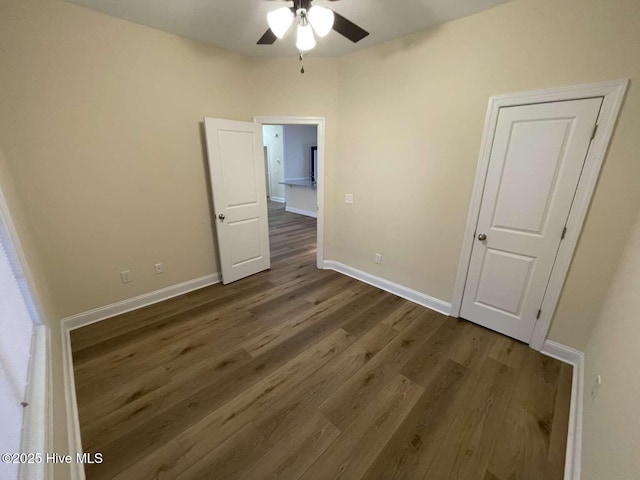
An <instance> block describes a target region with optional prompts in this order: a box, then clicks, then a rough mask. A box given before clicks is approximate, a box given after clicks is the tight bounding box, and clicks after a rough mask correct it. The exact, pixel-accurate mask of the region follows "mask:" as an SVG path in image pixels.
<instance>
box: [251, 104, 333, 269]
mask: <svg viewBox="0 0 640 480" xmlns="http://www.w3.org/2000/svg"><path fill="white" fill-rule="evenodd" d="M253 121H254V122H256V123H260V124H262V125H316V126H317V127H318V132H317V133H318V142H317V143H318V172H317V177H316V202H317V210H318V223H317V254H316V266H317V267H318V268H323V265H324V234H323V233H324V161H325V138H324V135H325V126H324V117H278V116H274V117H272V116H269V117H262V116H260V117H257V116H256V117H253Z"/></svg>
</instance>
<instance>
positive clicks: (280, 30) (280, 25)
mask: <svg viewBox="0 0 640 480" xmlns="http://www.w3.org/2000/svg"><path fill="white" fill-rule="evenodd" d="M293 18H294V14H293V12H292V11H291V9H289V8H288V7H282V8H279V9H277V10H274V11H272V12H269V13H267V23H269V28H270V29H271V31H272V32H273V34H274V35H275V36H276V37H278V38H282V37H284V36H285V34H286V33H287V30H289V27H290V26H291V23H293Z"/></svg>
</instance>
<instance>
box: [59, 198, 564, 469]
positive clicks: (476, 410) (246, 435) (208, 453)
mask: <svg viewBox="0 0 640 480" xmlns="http://www.w3.org/2000/svg"><path fill="white" fill-rule="evenodd" d="M269 225H270V243H271V253H272V258H271V269H270V270H268V271H264V272H261V273H258V274H256V275H253V276H251V277H249V278H246V279H243V280H239V281H237V282H234V283H233V284H230V285H225V286H223V285H220V284H218V285H212V286H210V287H206V288H203V289H199V290H196V291H194V292H190V293H188V294H186V295H181V296H179V297H176V298H173V299H170V300H167V301H165V302H161V303H158V304H155V305H150V306H148V307H145V308H142V309H139V310H136V311H133V312H128V313H126V314H123V315H119V316H117V317H114V318H111V319H108V320H105V321H102V322H98V323H95V324H92V325H89V326H86V327H83V328H80V329H77V330H74V331H73V332H72V334H71V343H72V353H73V359H74V375H75V379H76V386H77V389H76V394H77V397H78V409H79V412H80V426H81V434H82V442H83V447H84V448H85V450H88V451H93V452H102V453H103V455H104V459H105V461H104V462H103V463H102V464H100V465H97V464H93V465H86V468H85V471H86V477H87V479H88V480H103V479H104V480H112V479H114V478H115V479H118V480H141V479H144V480H147V479H167V480H174V479H176V478H180V479H182V480H189V479H197V480H200V479H202V480H211V479H216V480H217V479H221V480H222V479H224V480H227V479H234V478H238V479H243V480H244V479H249V480H257V479H263V478H271V479H287V480H288V479H291V480H297V479H299V478H300V477H304V478H314V479H315V478H345V479H354V480H357V479H359V478H368V479H372V478H375V479H379V480H387V479H393V478H411V479H422V478H428V479H429V480H440V478H456V479H458V480H467V479H469V480H471V479H478V480H520V479H524V480H528V479H533V478H535V479H536V480H555V479H560V478H561V477H562V469H563V465H564V454H565V449H566V432H567V424H568V414H569V401H570V396H571V376H572V370H571V367H568V366H565V365H562V364H561V363H560V362H558V361H557V360H553V359H550V358H548V357H544V356H542V355H541V354H540V353H539V352H535V351H533V350H531V349H530V348H529V347H528V346H527V345H525V344H522V343H520V342H517V341H514V340H511V339H508V338H506V337H503V336H501V335H499V334H497V333H495V332H491V331H489V330H486V329H483V328H481V327H479V326H477V325H473V324H470V323H468V322H466V321H463V320H455V319H451V318H447V317H445V316H443V315H441V314H439V313H436V312H433V311H431V310H427V309H425V308H423V307H421V306H418V305H416V304H413V303H411V302H408V301H406V300H403V299H401V298H398V297H396V296H393V295H391V294H390V293H387V292H384V291H382V290H379V289H377V288H375V287H373V286H371V285H368V284H365V283H362V282H359V281H357V280H355V279H353V278H350V277H347V276H344V275H341V274H338V273H336V272H333V271H330V270H319V269H317V268H316V258H315V254H316V244H315V241H316V231H315V226H316V220H315V219H313V218H309V217H303V216H300V215H296V214H292V213H288V212H285V211H284V206H283V205H282V204H275V203H273V202H270V203H269ZM325 414H326V416H325Z"/></svg>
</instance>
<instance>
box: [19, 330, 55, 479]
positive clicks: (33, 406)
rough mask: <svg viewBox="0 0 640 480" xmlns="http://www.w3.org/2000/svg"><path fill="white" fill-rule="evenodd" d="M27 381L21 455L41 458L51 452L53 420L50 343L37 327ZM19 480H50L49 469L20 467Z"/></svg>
mask: <svg viewBox="0 0 640 480" xmlns="http://www.w3.org/2000/svg"><path fill="white" fill-rule="evenodd" d="M31 349H32V352H31V361H30V363H29V380H28V383H27V391H26V396H25V398H26V400H25V401H26V402H27V403H28V406H27V407H26V408H25V409H24V419H23V429H22V446H21V451H22V452H38V453H42V454H43V455H44V454H46V452H51V451H53V448H52V447H53V445H52V441H51V439H52V435H53V416H52V410H51V408H52V399H51V386H52V383H51V340H50V336H49V328H48V327H47V326H46V325H39V326H37V327H35V328H34V329H33V340H32V347H31ZM18 476H19V478H20V479H22V480H46V479H49V478H52V477H51V465H50V464H48V463H47V462H44V461H43V462H42V463H22V464H20V473H19V475H18Z"/></svg>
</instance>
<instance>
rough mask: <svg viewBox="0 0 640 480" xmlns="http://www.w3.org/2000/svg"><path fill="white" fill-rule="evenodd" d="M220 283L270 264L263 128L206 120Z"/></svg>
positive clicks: (251, 272)
mask: <svg viewBox="0 0 640 480" xmlns="http://www.w3.org/2000/svg"><path fill="white" fill-rule="evenodd" d="M204 125H205V131H206V134H207V151H208V155H209V173H210V175H211V190H212V192H213V208H214V214H215V217H216V232H217V236H218V249H219V251H220V269H221V273H222V283H224V284H227V283H230V282H235V281H236V280H239V279H241V278H244V277H247V276H249V275H253V274H254V273H258V272H261V271H263V270H267V269H268V268H269V267H270V266H271V262H270V258H269V222H268V216H267V194H266V190H265V170H264V150H263V145H262V126H261V125H260V124H257V123H248V122H235V121H232V120H222V119H218V118H205V119H204Z"/></svg>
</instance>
